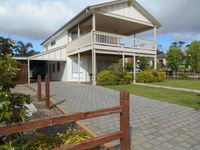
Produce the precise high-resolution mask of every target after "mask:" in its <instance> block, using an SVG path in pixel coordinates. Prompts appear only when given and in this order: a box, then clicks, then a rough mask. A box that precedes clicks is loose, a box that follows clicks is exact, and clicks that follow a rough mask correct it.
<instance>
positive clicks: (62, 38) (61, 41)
mask: <svg viewBox="0 0 200 150" xmlns="http://www.w3.org/2000/svg"><path fill="white" fill-rule="evenodd" d="M53 41H56V44H55V45H53V46H51V42H53ZM67 43H68V32H67V31H62V33H61V34H60V35H58V36H57V37H56V38H53V39H52V40H50V41H49V42H48V43H47V45H46V47H45V48H44V49H45V51H46V50H51V49H54V48H57V47H60V46H63V45H66V44H67Z"/></svg>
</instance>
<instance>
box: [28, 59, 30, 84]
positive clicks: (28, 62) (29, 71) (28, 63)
mask: <svg viewBox="0 0 200 150" xmlns="http://www.w3.org/2000/svg"><path fill="white" fill-rule="evenodd" d="M28 84H30V60H29V59H28Z"/></svg>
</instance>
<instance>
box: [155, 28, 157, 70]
mask: <svg viewBox="0 0 200 150" xmlns="http://www.w3.org/2000/svg"><path fill="white" fill-rule="evenodd" d="M154 41H155V52H156V54H155V57H154V69H155V70H156V69H157V29H156V27H154Z"/></svg>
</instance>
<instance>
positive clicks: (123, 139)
mask: <svg viewBox="0 0 200 150" xmlns="http://www.w3.org/2000/svg"><path fill="white" fill-rule="evenodd" d="M116 113H120V131H116V132H113V133H110V134H107V135H103V136H99V137H96V138H93V139H90V140H85V141H83V142H81V143H75V144H72V145H67V146H62V147H57V148H54V149H53V150H84V149H89V148H93V147H97V146H100V145H102V144H105V143H108V142H111V141H115V140H118V139H120V149H121V150H130V149H131V148H130V145H131V140H130V102H129V92H127V91H121V92H120V105H119V106H115V107H111V108H105V109H101V110H95V111H88V112H78V113H74V114H71V115H65V116H59V117H51V118H49V117H48V118H40V119H35V120H32V121H29V122H25V123H18V124H13V125H9V126H0V135H8V134H12V133H17V132H23V131H26V130H33V129H37V128H43V127H49V126H54V125H61V124H65V123H69V122H76V121H78V120H85V119H90V118H95V117H100V116H105V115H111V114H116ZM105 128H106V127H105Z"/></svg>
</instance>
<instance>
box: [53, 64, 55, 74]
mask: <svg viewBox="0 0 200 150" xmlns="http://www.w3.org/2000/svg"><path fill="white" fill-rule="evenodd" d="M55 72H56V67H55V64H53V73H55Z"/></svg>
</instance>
